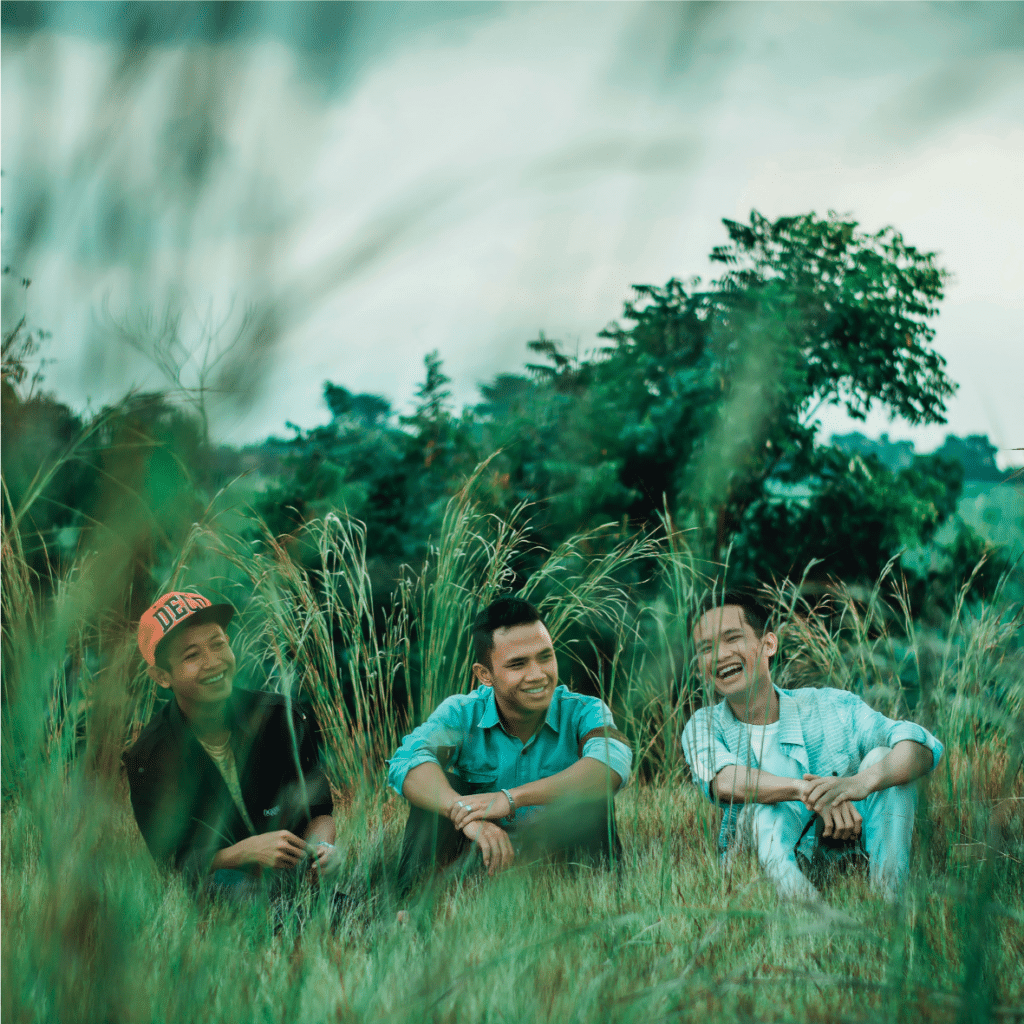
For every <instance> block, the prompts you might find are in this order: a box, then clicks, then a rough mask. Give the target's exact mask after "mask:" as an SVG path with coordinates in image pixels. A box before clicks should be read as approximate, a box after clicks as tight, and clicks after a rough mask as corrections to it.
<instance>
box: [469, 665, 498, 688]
mask: <svg viewBox="0 0 1024 1024" xmlns="http://www.w3.org/2000/svg"><path fill="white" fill-rule="evenodd" d="M473 677H474V678H475V679H476V681H477V682H478V683H479V684H480V685H481V686H491V685H492V683H493V680H492V679H491V670H490V669H489V668H488V667H487V666H486V665H482V664H481V663H480V662H479V661H474V662H473Z"/></svg>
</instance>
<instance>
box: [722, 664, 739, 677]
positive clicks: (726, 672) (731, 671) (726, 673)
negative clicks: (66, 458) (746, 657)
mask: <svg viewBox="0 0 1024 1024" xmlns="http://www.w3.org/2000/svg"><path fill="white" fill-rule="evenodd" d="M742 671H743V669H742V668H741V667H740V666H739V665H730V666H729V667H728V668H724V669H722V671H721V672H719V673H718V678H719V679H731V678H732V677H733V676H738V675H739V674H740V672H742Z"/></svg>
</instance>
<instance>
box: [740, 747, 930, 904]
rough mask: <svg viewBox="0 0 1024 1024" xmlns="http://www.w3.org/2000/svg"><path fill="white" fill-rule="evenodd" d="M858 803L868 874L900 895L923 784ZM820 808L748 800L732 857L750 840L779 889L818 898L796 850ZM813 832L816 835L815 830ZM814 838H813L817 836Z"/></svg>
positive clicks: (886, 891) (869, 759)
mask: <svg viewBox="0 0 1024 1024" xmlns="http://www.w3.org/2000/svg"><path fill="white" fill-rule="evenodd" d="M889 750H890V748H889V747H875V749H874V750H870V751H868V753H867V755H866V756H865V758H864V760H863V761H861V763H860V768H861V770H863V769H864V768H867V767H869V766H870V765H873V764H876V763H877V762H878V761H881V760H882V758H883V757H885V755H886V754H888V753H889ZM853 806H854V807H856V808H857V810H858V811H859V812H860V815H861V817H862V818H863V819H864V823H863V825H862V831H861V842H862V843H863V845H864V849H865V851H866V852H867V855H868V858H869V868H868V877H869V878H870V880H871V884H872V886H874V887H875V888H877V889H879V890H880V891H881V893H882V894H883V895H884V896H886V897H887V898H889V899H891V898H893V897H895V896H896V895H897V893H898V892H899V891H900V889H901V888H902V886H903V885H904V883H905V882H906V879H907V873H908V871H909V869H910V842H911V839H912V838H913V835H914V814H915V812H916V811H917V786H916V784H915V783H913V782H909V783H906V784H905V785H902V786H890V787H889V789H883V790H879V791H878V792H876V793H870V794H869V795H868V796H866V797H865V798H864V799H863V800H856V801H853ZM813 817H814V812H813V811H810V810H808V809H807V807H805V806H804V805H803V804H802V803H800V801H798V800H789V801H786V802H784V803H780V804H748V805H746V806H745V807H744V808H743V809H742V810H741V811H740V814H739V819H738V822H737V840H738V841H737V843H736V844H735V845H734V846H733V847H731V848H730V850H729V853H728V854H727V855H726V862H727V863H728V862H729V860H730V859H731V858H732V857H733V856H734V855H735V853H734V851H735V850H736V849H738V848H741V847H742V846H743V845H745V844H747V843H749V844H751V845H753V847H754V849H756V851H757V859H758V862H759V863H760V865H761V868H762V870H763V871H764V873H765V874H766V875H767V876H768V877H769V878H770V879H771V880H772V881H773V882H774V883H775V886H776V888H777V889H778V890H779V894H780V895H782V896H786V897H792V898H796V899H805V900H818V899H820V898H821V897H820V894H819V893H818V890H817V889H815V888H814V886H813V885H811V883H810V882H809V881H808V880H807V878H806V877H805V875H804V874H803V872H802V871H801V870H800V868H799V866H798V865H797V860H796V853H797V846H798V844H799V845H801V846H803V844H801V843H800V840H801V837H802V836H804V835H805V834H806V833H807V826H808V825H809V824H810V822H811V820H812V818H813ZM810 831H811V835H812V836H813V830H810ZM812 842H813V840H812Z"/></svg>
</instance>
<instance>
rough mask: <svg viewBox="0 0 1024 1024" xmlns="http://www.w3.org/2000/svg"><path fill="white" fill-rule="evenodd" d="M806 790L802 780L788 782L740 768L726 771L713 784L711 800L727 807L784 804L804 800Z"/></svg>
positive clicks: (775, 776) (780, 777) (724, 769)
mask: <svg viewBox="0 0 1024 1024" xmlns="http://www.w3.org/2000/svg"><path fill="white" fill-rule="evenodd" d="M806 789H807V783H806V782H805V781H804V780H803V779H787V778H786V777H785V776H782V775H771V774H769V773H768V772H763V771H761V769H760V768H748V767H746V766H745V765H738V764H731V765H729V766H728V767H727V768H723V769H722V770H721V771H720V772H719V773H718V774H717V775H716V776H715V777H714V779H712V780H711V794H712V796H714V797H715V799H716V800H719V801H721V802H722V803H726V804H728V803H737V804H781V803H783V802H784V801H786V800H802V799H803V796H804V792H805V791H806Z"/></svg>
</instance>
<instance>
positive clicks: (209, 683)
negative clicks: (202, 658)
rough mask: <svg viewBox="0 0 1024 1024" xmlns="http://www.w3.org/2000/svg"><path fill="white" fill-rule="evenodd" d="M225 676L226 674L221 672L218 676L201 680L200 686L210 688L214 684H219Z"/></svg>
mask: <svg viewBox="0 0 1024 1024" xmlns="http://www.w3.org/2000/svg"><path fill="white" fill-rule="evenodd" d="M226 675H227V673H226V672H221V673H220V675H216V676H210V678H209V679H203V680H202V685H203V686H212V685H213V684H214V683H219V682H220V681H221V680H222V679H223V678H224V677H225V676H226Z"/></svg>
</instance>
